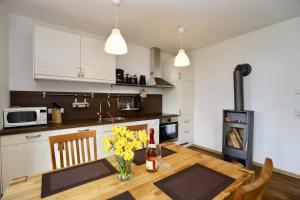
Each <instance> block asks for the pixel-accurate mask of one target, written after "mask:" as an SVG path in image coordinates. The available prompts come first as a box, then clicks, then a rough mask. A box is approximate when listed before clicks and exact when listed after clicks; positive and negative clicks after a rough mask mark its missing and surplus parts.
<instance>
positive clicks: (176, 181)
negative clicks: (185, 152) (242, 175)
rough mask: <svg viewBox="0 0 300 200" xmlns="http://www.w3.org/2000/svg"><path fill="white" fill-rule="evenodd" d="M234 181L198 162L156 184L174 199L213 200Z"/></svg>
mask: <svg viewBox="0 0 300 200" xmlns="http://www.w3.org/2000/svg"><path fill="white" fill-rule="evenodd" d="M234 181H235V179H233V178H231V177H228V176H226V175H224V174H221V173H219V172H217V171H214V170H211V169H209V168H207V167H204V166H202V165H200V164H198V163H197V164H194V165H192V166H191V167H188V168H186V169H184V170H182V171H180V172H177V173H175V174H173V175H171V176H168V177H166V178H164V179H162V180H160V181H158V182H155V183H154V184H155V185H156V186H157V187H158V188H159V189H160V190H162V191H163V192H164V193H166V194H167V195H168V196H170V197H171V198H172V199H176V200H183V199H189V200H196V199H201V200H211V199H213V198H214V197H215V196H217V195H218V194H219V193H220V192H222V191H223V190H224V189H225V188H226V187H228V186H229V185H230V184H231V183H233V182H234Z"/></svg>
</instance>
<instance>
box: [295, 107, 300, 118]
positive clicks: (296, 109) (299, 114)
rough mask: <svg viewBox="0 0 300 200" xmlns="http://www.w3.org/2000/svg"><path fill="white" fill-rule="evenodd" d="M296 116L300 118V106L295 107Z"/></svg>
mask: <svg viewBox="0 0 300 200" xmlns="http://www.w3.org/2000/svg"><path fill="white" fill-rule="evenodd" d="M295 117H296V118H300V108H295Z"/></svg>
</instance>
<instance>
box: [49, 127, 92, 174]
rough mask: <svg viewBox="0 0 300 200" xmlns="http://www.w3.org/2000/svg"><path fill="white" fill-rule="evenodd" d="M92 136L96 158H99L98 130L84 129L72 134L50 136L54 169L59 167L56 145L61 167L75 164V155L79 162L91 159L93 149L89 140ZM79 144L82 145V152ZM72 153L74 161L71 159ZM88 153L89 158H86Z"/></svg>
mask: <svg viewBox="0 0 300 200" xmlns="http://www.w3.org/2000/svg"><path fill="white" fill-rule="evenodd" d="M90 138H93V144H94V145H93V146H94V160H96V159H97V145H96V131H82V132H78V133H72V134H65V135H57V136H50V137H49V143H50V150H51V159H52V168H53V169H57V168H58V167H57V164H56V158H55V146H57V147H58V149H57V150H58V152H59V160H60V168H63V167H69V166H72V165H75V164H76V162H75V157H76V158H77V164H81V163H85V162H89V161H91V150H90V141H89V139H90ZM84 141H86V142H84ZM56 144H57V145H56ZM85 144H86V145H85ZM69 146H70V148H69ZM79 146H81V154H80V149H79ZM75 149H76V153H75ZM86 151H87V152H86ZM64 154H65V156H64ZM75 154H76V156H75ZM70 155H71V158H72V161H70ZM80 155H81V156H80ZM86 155H87V159H86ZM64 157H65V159H64ZM64 161H66V162H64Z"/></svg>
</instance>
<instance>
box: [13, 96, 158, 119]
mask: <svg viewBox="0 0 300 200" xmlns="http://www.w3.org/2000/svg"><path fill="white" fill-rule="evenodd" d="M75 94H76V95H78V97H77V101H78V102H83V101H84V98H86V102H88V103H90V106H89V107H88V108H73V107H72V103H73V102H74V101H75V96H74V95H75ZM91 94H92V93H74V92H47V93H46V96H45V95H43V92H42V91H10V106H11V107H12V106H23V107H40V106H46V107H47V108H52V104H53V103H54V102H58V103H59V104H60V105H61V107H62V108H64V113H63V114H62V118H63V121H72V120H84V119H97V118H98V116H97V112H99V105H100V102H101V101H102V117H108V114H107V112H109V113H111V115H112V116H122V117H137V116H143V115H151V114H157V113H162V95H161V94H148V95H147V98H145V99H141V101H140V102H141V103H140V104H139V107H140V110H130V111H128V110H127V111H123V110H122V109H124V104H125V105H127V103H130V102H131V101H132V100H133V98H135V99H139V94H124V93H109V94H108V93H93V96H92V95H91ZM84 95H86V97H83V96H84ZM106 100H108V101H109V103H110V105H111V106H110V108H109V107H108V105H107V103H106V102H105V101H106ZM48 119H49V120H50V121H51V114H49V115H48Z"/></svg>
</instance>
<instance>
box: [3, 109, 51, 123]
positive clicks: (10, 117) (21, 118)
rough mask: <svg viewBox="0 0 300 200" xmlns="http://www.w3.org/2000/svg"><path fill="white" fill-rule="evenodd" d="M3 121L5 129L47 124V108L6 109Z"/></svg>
mask: <svg viewBox="0 0 300 200" xmlns="http://www.w3.org/2000/svg"><path fill="white" fill-rule="evenodd" d="M3 120H4V123H3V124H4V128H10V127H19V126H34V125H42V124H47V108H46V107H15V108H6V109H4V112H3Z"/></svg>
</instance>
